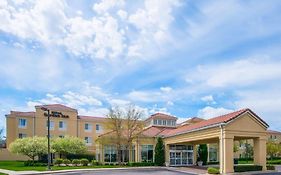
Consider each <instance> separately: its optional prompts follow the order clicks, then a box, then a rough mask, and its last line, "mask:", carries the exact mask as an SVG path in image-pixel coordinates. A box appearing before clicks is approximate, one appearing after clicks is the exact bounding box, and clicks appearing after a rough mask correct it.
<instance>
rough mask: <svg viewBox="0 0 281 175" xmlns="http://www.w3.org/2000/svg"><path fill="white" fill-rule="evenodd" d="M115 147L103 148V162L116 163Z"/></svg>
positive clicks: (107, 146) (106, 146)
mask: <svg viewBox="0 0 281 175" xmlns="http://www.w3.org/2000/svg"><path fill="white" fill-rule="evenodd" d="M116 153H117V151H116V147H115V146H113V145H105V146H104V161H105V162H116V161H117V160H116V157H117V154H116Z"/></svg>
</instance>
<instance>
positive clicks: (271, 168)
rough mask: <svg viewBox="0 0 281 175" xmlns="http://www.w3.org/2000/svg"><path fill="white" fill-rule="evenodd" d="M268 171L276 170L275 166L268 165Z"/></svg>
mask: <svg viewBox="0 0 281 175" xmlns="http://www.w3.org/2000/svg"><path fill="white" fill-rule="evenodd" d="M266 169H267V170H275V166H272V165H267V166H266Z"/></svg>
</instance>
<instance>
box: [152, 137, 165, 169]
mask: <svg viewBox="0 0 281 175" xmlns="http://www.w3.org/2000/svg"><path fill="white" fill-rule="evenodd" d="M154 160H155V164H156V165H158V166H163V165H164V163H165V146H164V143H163V139H162V138H161V137H158V138H157V143H156V146H155V158H154Z"/></svg>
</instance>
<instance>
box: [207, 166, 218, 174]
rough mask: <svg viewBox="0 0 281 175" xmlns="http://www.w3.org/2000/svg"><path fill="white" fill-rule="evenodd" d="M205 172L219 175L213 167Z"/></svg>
mask: <svg viewBox="0 0 281 175" xmlns="http://www.w3.org/2000/svg"><path fill="white" fill-rule="evenodd" d="M207 171H208V173H209V174H220V170H219V169H218V168H214V167H209V168H208V170H207Z"/></svg>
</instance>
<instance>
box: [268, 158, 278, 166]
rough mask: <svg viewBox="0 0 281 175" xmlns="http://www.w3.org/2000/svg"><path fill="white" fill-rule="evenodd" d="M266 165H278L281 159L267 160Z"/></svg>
mask: <svg viewBox="0 0 281 175" xmlns="http://www.w3.org/2000/svg"><path fill="white" fill-rule="evenodd" d="M267 164H269V165H280V164H281V159H279V160H268V161H267Z"/></svg>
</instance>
